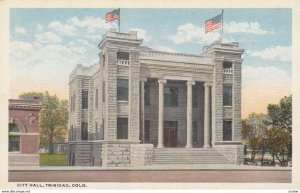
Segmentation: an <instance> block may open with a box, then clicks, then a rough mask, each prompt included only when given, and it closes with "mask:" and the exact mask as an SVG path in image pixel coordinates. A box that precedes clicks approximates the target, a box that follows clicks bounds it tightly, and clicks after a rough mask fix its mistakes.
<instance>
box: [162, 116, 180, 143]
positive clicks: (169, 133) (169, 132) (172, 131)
mask: <svg viewBox="0 0 300 193" xmlns="http://www.w3.org/2000/svg"><path fill="white" fill-rule="evenodd" d="M164 146H165V147H177V121H164Z"/></svg>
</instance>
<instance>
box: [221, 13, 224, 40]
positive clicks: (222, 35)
mask: <svg viewBox="0 0 300 193" xmlns="http://www.w3.org/2000/svg"><path fill="white" fill-rule="evenodd" d="M223 12H224V10H223V9H222V28H221V42H222V37H223Z"/></svg>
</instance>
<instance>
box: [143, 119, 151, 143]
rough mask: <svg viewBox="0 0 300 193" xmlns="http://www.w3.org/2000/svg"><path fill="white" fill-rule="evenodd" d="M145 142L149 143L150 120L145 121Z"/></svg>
mask: <svg viewBox="0 0 300 193" xmlns="http://www.w3.org/2000/svg"><path fill="white" fill-rule="evenodd" d="M144 129H145V134H144V135H145V142H149V141H150V120H145V128H144Z"/></svg>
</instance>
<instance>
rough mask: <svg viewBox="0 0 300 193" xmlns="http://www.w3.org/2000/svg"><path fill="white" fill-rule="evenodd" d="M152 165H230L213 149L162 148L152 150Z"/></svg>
mask: <svg viewBox="0 0 300 193" xmlns="http://www.w3.org/2000/svg"><path fill="white" fill-rule="evenodd" d="M153 164H157V165H159V164H231V163H230V162H229V161H228V160H227V159H226V158H225V157H224V156H223V155H222V154H220V153H219V152H218V151H216V150H214V149H211V148H209V149H201V148H191V149H186V148H162V149H154V152H153Z"/></svg>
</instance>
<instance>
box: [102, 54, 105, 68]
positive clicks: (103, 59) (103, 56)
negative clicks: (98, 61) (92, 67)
mask: <svg viewBox="0 0 300 193" xmlns="http://www.w3.org/2000/svg"><path fill="white" fill-rule="evenodd" d="M102 61H103V66H105V54H103V55H102Z"/></svg>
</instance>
